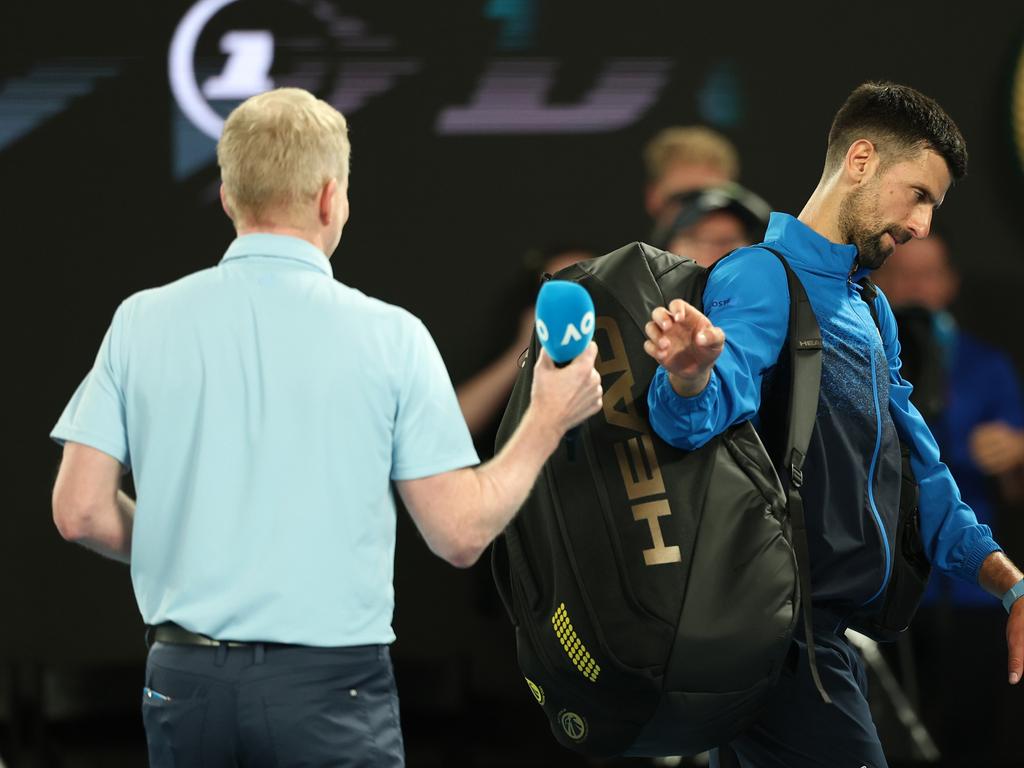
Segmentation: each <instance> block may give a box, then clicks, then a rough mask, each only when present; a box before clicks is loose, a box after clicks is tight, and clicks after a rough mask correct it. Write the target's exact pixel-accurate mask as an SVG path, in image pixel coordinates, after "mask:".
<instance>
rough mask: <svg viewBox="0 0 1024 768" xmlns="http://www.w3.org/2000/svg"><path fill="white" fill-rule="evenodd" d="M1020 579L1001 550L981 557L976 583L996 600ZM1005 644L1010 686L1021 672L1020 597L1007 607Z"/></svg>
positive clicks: (1023, 627)
mask: <svg viewBox="0 0 1024 768" xmlns="http://www.w3.org/2000/svg"><path fill="white" fill-rule="evenodd" d="M1022 578H1024V573H1021V571H1020V568H1018V567H1017V566H1016V565H1014V564H1013V563H1012V562H1011V561H1010V558H1008V557H1007V556H1006V555H1004V554H1003V553H1002V552H993V553H992V554H991V555H989V556H988V557H987V558H985V562H984V563H982V565H981V570H980V571H979V572H978V583H979V584H981V586H982V587H984V588H985V590H986V591H987V592H988V593H989V594H991V595H994V596H995V597H997V598H1000V599H1002V597H1003V595H1005V594H1006V593H1007V592H1008V591H1009V590H1010V589H1012V588H1013V586H1014V585H1015V584H1017V583H1018V582H1019V581H1020V580H1021V579H1022ZM1006 647H1007V650H1008V651H1009V658H1008V660H1007V672H1008V673H1009V676H1010V685H1016V684H1017V683H1019V682H1020V678H1021V675H1024V598H1018V599H1017V601H1016V602H1015V603H1014V604H1013V607H1012V608H1011V609H1010V618H1009V619H1008V620H1007V622H1006Z"/></svg>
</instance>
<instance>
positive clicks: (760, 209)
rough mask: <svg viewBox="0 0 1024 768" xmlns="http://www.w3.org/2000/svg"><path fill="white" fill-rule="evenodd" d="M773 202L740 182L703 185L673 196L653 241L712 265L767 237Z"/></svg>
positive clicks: (657, 227)
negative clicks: (765, 234) (771, 203)
mask: <svg viewBox="0 0 1024 768" xmlns="http://www.w3.org/2000/svg"><path fill="white" fill-rule="evenodd" d="M770 214H771V206H769V205H768V203H766V202H765V201H764V200H762V199H761V198H760V197H758V196H757V195H755V194H754V193H753V192H751V191H749V190H747V189H744V188H743V187H741V186H740V185H739V184H735V183H729V184H724V185H721V186H715V187H703V188H700V189H694V190H691V191H689V192H682V193H679V194H676V195H673V196H672V197H670V198H669V199H668V200H667V201H666V203H665V205H664V206H663V207H662V213H661V214H660V215H659V217H658V220H657V222H656V226H655V230H654V234H653V235H652V236H651V245H653V246H655V247H658V248H661V249H663V250H666V251H671V252H672V253H674V254H676V255H678V256H685V257H687V258H689V259H693V260H694V261H696V262H697V263H698V264H700V265H701V266H702V267H710V266H711V265H712V264H714V263H715V262H716V261H718V260H719V259H720V258H722V257H723V256H725V255H726V254H727V253H731V252H732V251H734V250H736V249H737V248H742V247H743V246H745V245H750V244H752V243H757V242H760V241H761V238H762V237H764V232H765V228H766V227H767V226H768V217H769V215H770Z"/></svg>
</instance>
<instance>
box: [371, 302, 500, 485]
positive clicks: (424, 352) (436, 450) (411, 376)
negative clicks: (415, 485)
mask: <svg viewBox="0 0 1024 768" xmlns="http://www.w3.org/2000/svg"><path fill="white" fill-rule="evenodd" d="M399 371H400V374H399V375H400V376H402V377H403V381H402V382H401V385H400V387H399V397H398V408H397V413H396V414H395V433H394V441H393V447H392V462H391V479H392V480H415V479H417V478H421V477H429V476H430V475H437V474H440V473H442V472H448V471H450V470H453V469H461V468H462V467H468V466H472V465H475V464H478V463H479V462H480V459H479V458H478V457H477V453H476V449H475V448H474V447H473V440H472V438H471V437H470V434H469V428H468V427H467V426H466V420H465V419H464V418H463V417H462V411H461V409H460V408H459V401H458V398H456V396H455V389H454V388H453V387H452V382H451V378H450V377H449V376H448V370H447V369H446V368H445V365H444V361H443V360H442V359H441V353H440V352H439V351H438V349H437V345H436V344H434V340H433V338H431V336H430V332H429V331H427V329H426V327H424V325H423V323H421V322H420V321H419V320H416V319H413V320H412V323H411V325H410V327H409V328H408V335H407V338H406V344H405V361H404V364H403V365H402V366H401V367H400V368H399Z"/></svg>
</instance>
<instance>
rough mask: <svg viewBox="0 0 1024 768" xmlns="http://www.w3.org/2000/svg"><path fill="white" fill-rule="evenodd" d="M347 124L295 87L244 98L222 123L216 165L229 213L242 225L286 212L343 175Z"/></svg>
mask: <svg viewBox="0 0 1024 768" xmlns="http://www.w3.org/2000/svg"><path fill="white" fill-rule="evenodd" d="M350 153H351V146H350V145H349V141H348V124H347V123H346V121H345V118H344V116H343V115H342V114H341V113H340V112H338V110H336V109H335V108H334V107H332V106H331V105H330V104H328V103H327V102H325V101H321V100H320V99H317V98H316V97H315V96H313V94H311V93H309V92H308V91H304V90H302V89H301V88H278V89H276V90H273V91H267V92H266V93H261V94H259V95H258V96H253V97H252V98H249V99H246V100H245V101H244V102H242V103H241V104H239V105H238V107H236V108H235V110H234V111H233V112H232V113H231V114H230V115H229V116H228V119H227V120H226V121H225V123H224V130H223V132H222V133H221V136H220V140H219V141H218V142H217V164H218V165H220V174H221V181H223V183H224V193H225V197H226V198H227V202H228V206H229V207H230V208H231V211H232V215H233V216H234V217H235V218H236V219H237V218H242V219H243V220H245V221H246V222H247V223H254V222H257V221H260V220H261V219H262V217H263V216H264V215H266V214H267V213H269V212H274V213H284V214H286V215H287V214H288V213H290V212H291V211H292V210H293V209H294V208H296V207H298V206H299V204H301V203H303V202H307V201H309V200H311V199H313V198H315V197H316V195H317V194H318V193H319V192H320V190H321V189H322V188H323V186H324V184H326V183H327V182H328V181H330V180H331V179H337V180H338V184H339V185H341V184H343V183H344V182H345V181H346V180H347V179H348V169H349V155H350Z"/></svg>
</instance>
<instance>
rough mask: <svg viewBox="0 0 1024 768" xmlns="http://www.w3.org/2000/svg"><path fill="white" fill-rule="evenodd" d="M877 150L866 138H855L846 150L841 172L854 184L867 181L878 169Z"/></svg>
mask: <svg viewBox="0 0 1024 768" xmlns="http://www.w3.org/2000/svg"><path fill="white" fill-rule="evenodd" d="M878 164H879V158H878V150H877V149H876V148H875V145H874V143H872V142H871V141H869V140H868V139H857V140H856V141H855V142H853V144H851V145H850V148H849V149H848V150H846V158H845V160H844V161H843V174H844V175H845V176H846V177H847V179H848V180H849V181H850V182H852V183H854V184H861V183H863V182H865V181H868V180H869V179H870V178H871V177H873V176H874V175H875V172H876V171H877V170H878Z"/></svg>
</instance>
